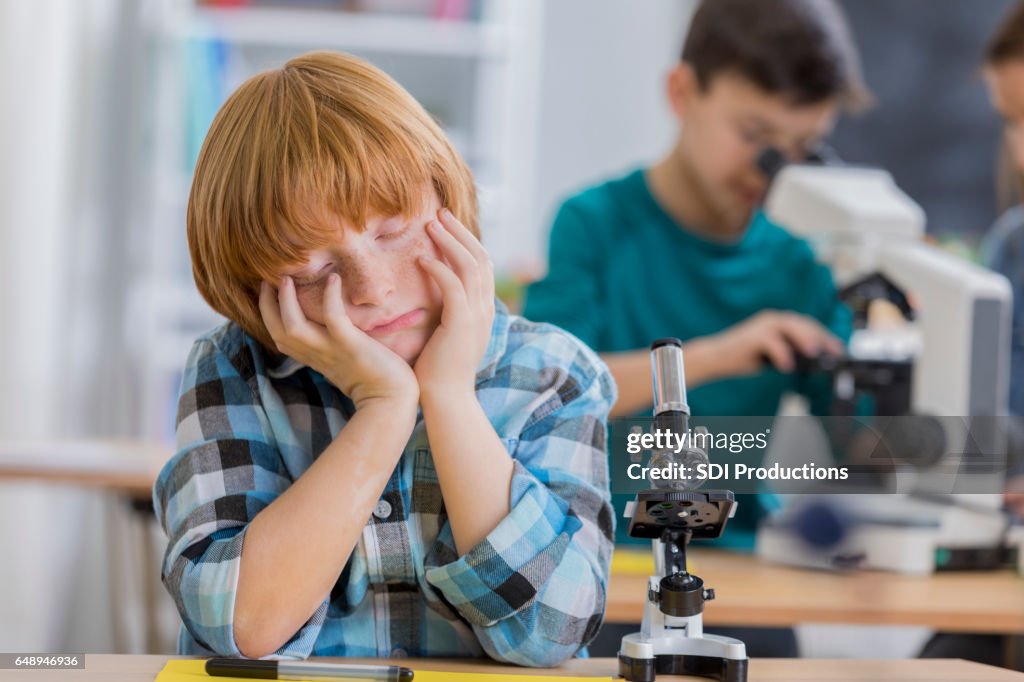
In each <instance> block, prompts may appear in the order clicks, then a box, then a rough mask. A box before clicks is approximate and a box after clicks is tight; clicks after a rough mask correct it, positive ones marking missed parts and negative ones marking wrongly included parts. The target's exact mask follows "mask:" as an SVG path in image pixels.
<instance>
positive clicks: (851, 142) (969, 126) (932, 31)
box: [831, 0, 1013, 242]
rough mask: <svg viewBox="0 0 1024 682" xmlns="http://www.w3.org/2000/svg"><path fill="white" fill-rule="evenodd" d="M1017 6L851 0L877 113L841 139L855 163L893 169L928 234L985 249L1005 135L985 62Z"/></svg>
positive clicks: (843, 124)
mask: <svg viewBox="0 0 1024 682" xmlns="http://www.w3.org/2000/svg"><path fill="white" fill-rule="evenodd" d="M1012 4H1013V2H1011V1H1009V0H844V1H843V2H842V5H843V8H844V10H845V11H846V14H847V17H848V18H849V21H850V27H851V30H852V31H853V34H854V38H855V40H856V42H857V44H858V46H859V48H860V52H861V58H862V60H863V64H864V75H865V80H866V81H867V84H868V87H869V88H870V89H871V90H872V92H873V93H874V95H875V98H876V105H875V107H874V108H873V109H871V110H870V111H868V112H867V113H864V114H861V115H860V116H857V117H850V116H846V117H844V119H843V120H841V121H840V123H839V125H838V126H837V127H836V131H835V134H834V136H833V138H832V140H831V143H832V145H833V146H834V147H835V148H836V150H837V151H838V153H839V155H840V156H841V157H843V158H844V159H845V160H847V161H850V162H855V163H863V164H869V165H874V166H882V167H884V168H886V169H888V170H889V171H890V172H892V174H893V175H894V177H895V178H896V182H897V183H898V184H899V185H900V186H901V187H902V188H903V190H904V191H905V192H907V194H909V195H910V196H912V197H913V198H914V199H915V200H916V201H917V202H918V203H920V204H921V205H922V206H923V207H924V209H925V212H926V214H927V216H928V231H929V233H931V234H934V235H938V236H951V235H955V236H958V237H960V238H962V239H964V240H966V241H969V242H975V241H976V240H977V239H979V238H980V237H981V236H982V235H983V234H984V232H985V231H986V230H987V229H988V227H989V226H990V225H991V224H992V221H993V220H994V219H995V217H996V215H997V213H998V206H997V201H996V190H995V178H994V175H995V167H996V154H997V150H998V146H999V139H1000V134H1001V124H1000V121H999V118H998V116H997V115H996V114H995V112H994V111H993V110H992V108H991V106H990V104H989V101H988V94H987V91H986V88H985V84H984V82H983V81H982V78H981V75H980V63H981V59H982V55H983V52H984V46H985V43H986V41H987V40H988V37H989V35H990V34H991V33H992V31H993V30H994V29H995V27H996V26H997V25H998V24H999V21H1000V20H1001V19H1002V18H1003V16H1004V15H1005V13H1006V11H1007V10H1008V8H1009V7H1010V6H1011V5H1012Z"/></svg>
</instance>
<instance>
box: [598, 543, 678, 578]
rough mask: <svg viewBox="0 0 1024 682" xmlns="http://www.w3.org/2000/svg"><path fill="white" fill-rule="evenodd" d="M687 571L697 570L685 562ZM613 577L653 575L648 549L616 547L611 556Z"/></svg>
mask: <svg viewBox="0 0 1024 682" xmlns="http://www.w3.org/2000/svg"><path fill="white" fill-rule="evenodd" d="M686 570H687V571H695V570H698V569H697V568H696V566H695V564H694V562H693V561H691V560H687V562H686ZM612 573H613V574H614V575H654V557H653V556H652V555H651V550H650V549H643V550H641V549H625V548H621V547H616V548H615V552H614V553H613V554H612Z"/></svg>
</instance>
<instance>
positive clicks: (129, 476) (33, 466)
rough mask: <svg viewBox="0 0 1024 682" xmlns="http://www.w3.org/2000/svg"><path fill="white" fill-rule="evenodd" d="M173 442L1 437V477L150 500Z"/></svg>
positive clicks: (169, 456) (170, 453)
mask: <svg viewBox="0 0 1024 682" xmlns="http://www.w3.org/2000/svg"><path fill="white" fill-rule="evenodd" d="M173 454H174V453H173V452H172V450H171V448H170V447H169V446H164V445H160V444H157V443H150V442H147V441H136V440H131V439H95V440H84V439H83V440H39V441H28V440H26V441H0V479H24V480H32V481H42V482H47V483H70V484H74V485H80V486H85V487H90V488H100V489H103V490H108V491H111V492H115V493H120V494H123V495H127V496H128V497H130V498H132V499H149V498H150V496H151V495H152V491H153V482H154V481H156V477H157V474H158V473H160V468H161V467H162V466H163V465H164V463H165V462H167V460H169V459H170V458H171V455H173Z"/></svg>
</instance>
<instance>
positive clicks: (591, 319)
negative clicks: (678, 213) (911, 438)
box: [524, 170, 852, 546]
mask: <svg viewBox="0 0 1024 682" xmlns="http://www.w3.org/2000/svg"><path fill="white" fill-rule="evenodd" d="M766 309H776V310H790V311H794V312H798V313H803V314H805V315H809V316H811V317H813V318H815V319H817V320H818V321H819V322H821V323H822V324H823V325H824V326H825V327H827V328H829V329H831V330H832V332H833V333H835V334H836V335H837V336H839V337H840V338H842V339H844V340H845V339H848V338H849V335H850V331H851V324H852V323H851V315H850V311H849V309H848V308H847V307H846V306H845V305H843V304H842V303H841V302H840V301H839V299H838V297H837V294H836V289H835V286H834V284H833V281H832V275H831V273H830V271H829V270H828V268H827V267H825V266H824V265H821V264H820V263H818V262H816V260H815V258H814V254H813V252H812V250H811V248H810V246H809V245H808V244H807V242H805V241H804V240H802V239H799V238H797V237H795V236H793V235H792V234H790V233H789V232H787V231H786V230H785V229H783V228H782V227H780V226H778V225H775V224H774V223H772V222H771V221H769V220H768V219H767V218H766V217H765V216H764V214H763V213H761V212H755V214H754V216H753V217H752V220H751V223H750V225H749V227H748V228H747V230H746V231H745V232H744V234H743V236H742V237H741V238H740V239H739V240H738V241H735V242H732V243H722V242H716V241H710V240H708V239H704V238H702V237H700V236H698V235H697V234H695V233H694V232H692V231H691V230H688V229H687V228H686V227H685V226H682V225H680V224H678V223H677V222H676V221H675V220H674V219H673V218H672V217H671V216H669V215H668V214H667V213H666V212H665V210H664V209H663V208H662V207H661V206H660V205H659V204H658V202H657V201H656V200H655V198H654V196H653V195H652V194H651V192H650V189H649V187H648V185H647V182H646V179H645V176H644V171H643V170H635V171H633V172H631V173H629V174H628V175H626V176H624V177H621V178H617V179H613V180H610V181H608V182H605V183H603V184H600V185H597V186H594V187H591V188H589V189H587V190H585V191H583V192H582V193H580V194H577V195H576V196H573V197H571V198H570V199H568V200H567V201H566V202H565V203H564V204H563V205H562V206H561V208H560V209H559V211H558V213H557V215H556V217H555V221H554V225H553V226H552V229H551V237H550V251H549V262H548V274H547V276H546V277H545V278H544V279H542V280H540V281H538V282H536V283H534V284H533V285H531V286H530V287H529V289H528V290H527V296H526V305H525V311H524V314H525V316H526V317H527V318H529V319H532V320H536V321H542V322H551V323H553V324H556V325H558V326H559V327H562V328H564V329H566V330H568V331H569V332H571V333H572V334H574V335H576V336H577V337H579V338H580V339H581V340H582V341H583V342H584V343H586V344H587V345H589V346H590V347H591V348H593V349H594V350H596V351H597V352H599V353H606V352H615V351H628V350H637V349H642V348H647V347H648V346H649V345H650V343H651V341H653V340H654V339H657V338H661V337H666V336H675V337H679V338H680V339H682V340H683V341H687V340H689V339H693V338H697V337H700V336H706V335H709V334H715V333H718V332H721V331H722V330H724V329H727V328H728V327H731V326H733V325H735V324H737V323H739V322H742V321H744V320H746V319H747V318H749V317H750V316H752V315H754V314H756V313H758V312H760V311H762V310H766ZM787 391H795V392H798V393H802V394H804V395H806V396H807V397H808V398H809V399H810V401H811V408H812V411H813V412H815V413H816V414H826V413H827V409H828V400H829V387H828V385H827V384H824V383H822V382H820V381H818V382H807V381H803V380H801V379H800V378H799V377H798V376H797V375H793V374H785V373H782V372H778V371H774V370H771V369H766V370H765V371H763V372H760V373H759V374H756V375H753V376H746V377H737V378H731V379H725V380H721V381H714V382H709V383H707V384H704V385H701V386H699V387H696V388H693V389H691V390H689V391H688V394H687V398H688V402H689V405H690V409H691V411H692V413H693V414H694V415H705V416H730V415H749V416H770V415H774V414H775V413H776V412H777V411H778V408H779V402H780V399H781V397H782V395H783V393H785V392H787ZM618 503H621V500H617V504H616V506H617V507H618V506H619V504H618ZM759 507H760V505H758V504H749V503H748V504H746V505H744V504H743V503H741V505H740V510H739V513H738V516H737V518H736V519H735V520H734V521H733V522H732V523H731V525H730V530H729V531H728V532H727V534H726V535H727V537H728V536H729V535H730V534H732V535H733V536H734V540H735V542H733V543H727V544H738V545H740V546H749V545H752V532H753V528H754V526H755V525H756V522H757V520H758V518H760V517H761V516H762V510H761V509H760V508H759ZM625 525H626V524H624V523H620V524H619V527H620V529H621V531H622V532H620V533H619V534H618V535H619V537H620V539H621V538H622V537H623V532H624V530H625V528H624V526H625Z"/></svg>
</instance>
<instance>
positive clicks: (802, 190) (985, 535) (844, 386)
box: [757, 150, 1024, 574]
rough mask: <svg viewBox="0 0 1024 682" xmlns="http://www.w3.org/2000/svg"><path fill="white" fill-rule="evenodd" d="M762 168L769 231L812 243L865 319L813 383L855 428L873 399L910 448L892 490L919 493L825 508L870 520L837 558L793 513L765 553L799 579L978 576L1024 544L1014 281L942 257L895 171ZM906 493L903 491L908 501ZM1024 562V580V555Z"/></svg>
mask: <svg viewBox="0 0 1024 682" xmlns="http://www.w3.org/2000/svg"><path fill="white" fill-rule="evenodd" d="M758 165H759V166H760V168H761V170H762V171H763V172H764V173H765V174H766V175H767V176H768V177H769V179H770V182H771V185H770V188H769V193H768V195H767V198H766V201H765V205H764V210H765V213H766V215H767V217H768V218H769V219H771V220H772V221H773V222H775V223H777V224H779V225H782V226H784V227H785V228H786V229H787V230H789V231H790V232H792V233H794V234H796V235H798V236H802V237H804V238H806V239H808V241H809V242H811V244H812V246H813V247H814V249H815V252H816V255H817V256H818V258H819V260H821V261H823V262H825V263H826V264H827V265H829V266H830V268H831V270H832V273H833V276H834V278H835V281H836V284H837V286H838V287H839V292H840V297H841V298H842V299H843V300H845V301H846V302H847V303H848V304H849V305H850V307H851V308H852V310H853V312H854V321H855V328H854V332H853V335H852V337H851V340H850V344H849V350H848V354H847V355H846V356H845V357H841V358H809V359H805V360H804V361H803V363H802V367H801V369H803V370H804V371H806V372H808V373H824V374H826V375H828V376H829V377H830V378H831V380H832V391H833V401H832V410H831V412H832V414H833V415H836V416H840V417H844V416H845V417H852V416H854V415H855V412H856V405H857V404H858V402H859V399H860V398H861V397H863V396H865V395H866V396H868V397H869V399H870V402H873V403H874V411H873V414H874V416H875V422H874V423H875V424H876V425H877V424H880V423H881V424H885V423H888V424H889V425H891V427H892V430H893V432H894V433H895V432H897V431H898V432H900V433H898V434H897V435H896V440H899V441H901V442H903V443H905V444H906V447H904V448H902V449H903V450H904V451H905V452H903V453H902V454H901V456H900V457H898V458H896V461H895V468H896V469H898V470H901V471H895V472H894V473H893V476H892V477H891V478H892V479H893V480H896V479H897V478H898V477H899V476H900V475H901V473H902V474H904V475H903V480H904V481H906V480H912V486H909V487H911V488H913V493H912V494H906V495H897V494H883V495H838V496H830V499H829V500H825V499H822V500H819V502H828V503H829V504H832V505H834V506H836V507H841V508H842V509H841V512H842V514H843V515H845V516H846V517H847V518H854V519H860V522H859V523H856V524H853V525H851V529H853V530H852V532H851V533H848V534H846V536H845V538H844V539H843V541H842V542H841V543H838V544H836V545H835V546H833V547H831V548H829V549H827V551H826V549H824V548H821V547H817V548H814V547H809V546H807V545H806V544H805V543H801V542H800V541H799V540H798V539H794V537H793V534H792V533H787V532H786V531H785V528H786V526H787V525H789V526H792V523H789V524H787V522H786V518H785V512H783V514H782V515H781V516H780V517H778V518H776V520H775V522H769V523H768V524H767V525H766V526H764V527H763V528H762V529H761V530H760V531H759V534H758V542H757V545H758V553H759V554H761V555H762V556H764V557H766V558H769V559H772V560H775V561H779V562H784V563H790V564H797V565H805V566H806V565H811V566H816V567H829V566H834V565H835V564H837V563H845V564H850V563H851V560H852V563H855V564H856V565H858V566H860V567H864V568H877V569H883V570H892V571H898V572H904V573H916V574H926V573H931V572H932V571H934V570H938V569H942V568H949V567H953V566H958V567H960V566H962V567H969V566H970V564H971V561H970V558H971V557H989V558H991V557H993V556H995V555H994V554H993V552H992V550H993V548H995V547H998V546H1002V547H1006V546H1008V545H1014V544H1021V543H1024V537H1021V536H1022V535H1024V532H1021V531H1020V530H1019V529H1017V530H1014V529H1012V528H1011V527H1010V522H1009V520H1008V517H1007V516H1006V514H1005V513H1002V512H1001V511H1000V504H1001V495H1000V491H1001V490H1002V483H1003V476H1004V471H1003V469H1005V466H1003V467H1000V466H999V465H998V463H997V462H996V459H997V458H999V457H1000V456H1001V457H1003V459H1002V461H1003V463H1004V464H1005V453H1006V450H1007V429H1006V425H1007V421H1006V415H1007V414H1008V409H1007V398H1008V391H1009V366H1010V363H1009V357H1010V324H1011V317H1012V311H1011V305H1012V295H1011V291H1010V286H1009V283H1008V282H1007V280H1006V279H1005V278H1004V277H1003V276H1001V275H999V274H996V273H994V272H991V271H989V270H986V269H984V268H981V267H979V266H977V265H974V264H972V263H969V262H967V261H965V260H963V259H962V258H958V257H956V256H954V255H952V254H950V253H947V252H945V251H943V250H942V249H940V248H938V247H936V246H934V245H931V244H928V243H927V242H926V241H925V239H924V236H925V234H924V226H925V215H924V211H923V210H922V209H921V207H920V206H919V205H918V204H916V203H915V202H914V201H913V200H912V199H911V198H910V197H908V196H907V195H906V194H905V193H903V192H902V191H901V190H900V188H899V187H898V186H897V185H896V183H895V182H894V181H893V178H892V176H891V175H890V174H889V173H888V172H886V171H884V170H881V169H876V168H864V167H857V166H846V165H837V164H828V163H800V164H788V163H786V162H785V160H784V159H782V157H781V155H780V154H778V153H777V152H775V151H773V150H766V151H765V152H764V153H763V154H762V155H761V157H760V158H759V160H758ZM878 300H884V301H887V302H888V303H889V304H890V305H889V306H888V308H889V309H890V311H895V314H894V317H896V318H902V324H900V323H899V320H896V322H897V323H896V324H893V323H892V321H890V324H888V325H882V326H881V328H872V326H871V325H869V324H868V320H869V314H868V311H869V309H870V307H871V306H872V305H873V304H874V302H875V301H878ZM883 307H884V306H883ZM800 365H801V363H798V366H800ZM886 420H887V421H886ZM896 449H900V448H893V450H896ZM975 455H976V456H975ZM972 456H975V461H978V460H985V461H987V462H988V463H989V465H990V466H989V468H988V470H984V469H983V468H980V467H976V468H975V469H974V470H973V471H971V472H970V476H972V477H974V478H973V479H972V483H971V486H970V487H971V491H970V494H961V493H958V485H959V484H958V480H957V477H958V476H959V475H961V474H962V473H963V472H965V471H968V470H970V465H971V461H969V460H970V459H971V457H972ZM961 480H962V479H961ZM905 487H907V486H902V485H895V486H894V488H895V489H897V492H900V493H903V492H906V491H905V490H903V488H905ZM790 521H792V519H790ZM1018 556H1019V564H1020V567H1021V569H1022V570H1024V552H1019V553H1018ZM975 567H979V566H975Z"/></svg>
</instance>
